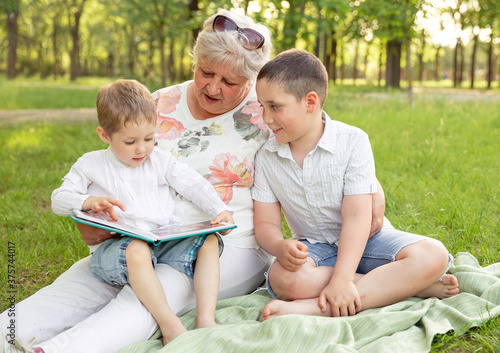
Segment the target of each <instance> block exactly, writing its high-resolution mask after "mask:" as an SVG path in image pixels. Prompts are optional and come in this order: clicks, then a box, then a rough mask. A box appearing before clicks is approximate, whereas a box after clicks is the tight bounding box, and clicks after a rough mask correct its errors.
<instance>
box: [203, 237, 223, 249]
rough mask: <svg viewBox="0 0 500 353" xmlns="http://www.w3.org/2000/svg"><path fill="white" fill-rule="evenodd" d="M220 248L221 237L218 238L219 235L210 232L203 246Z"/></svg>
mask: <svg viewBox="0 0 500 353" xmlns="http://www.w3.org/2000/svg"><path fill="white" fill-rule="evenodd" d="M204 247H206V248H216V249H218V248H219V239H217V236H216V235H215V234H210V235H209V236H208V237H207V239H205V242H204V243H203V246H202V248H204Z"/></svg>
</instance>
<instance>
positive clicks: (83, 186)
mask: <svg viewBox="0 0 500 353" xmlns="http://www.w3.org/2000/svg"><path fill="white" fill-rule="evenodd" d="M82 164H83V161H82V159H81V158H80V159H79V160H78V161H77V162H76V163H75V164H74V165H73V166H72V167H71V170H70V171H69V173H68V174H66V176H65V177H64V178H63V183H62V185H61V186H60V187H59V188H58V189H56V190H54V191H53V192H52V196H51V198H52V211H54V213H55V214H56V215H58V216H68V215H69V214H70V213H71V210H72V209H75V208H76V209H79V210H81V209H82V205H83V203H84V202H85V200H86V199H87V198H88V197H89V196H90V195H88V194H87V192H88V187H89V185H90V184H91V181H90V180H89V179H88V178H87V177H86V175H85V172H84V171H85V168H83V166H82Z"/></svg>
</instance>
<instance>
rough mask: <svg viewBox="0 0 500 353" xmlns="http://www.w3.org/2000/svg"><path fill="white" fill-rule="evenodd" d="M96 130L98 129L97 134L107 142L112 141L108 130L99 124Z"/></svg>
mask: <svg viewBox="0 0 500 353" xmlns="http://www.w3.org/2000/svg"><path fill="white" fill-rule="evenodd" d="M96 130H97V134H98V135H99V137H100V138H101V140H103V141H104V142H106V143H109V142H110V139H109V136H108V134H107V133H106V131H104V129H103V128H102V127H100V126H98V127H97V129H96Z"/></svg>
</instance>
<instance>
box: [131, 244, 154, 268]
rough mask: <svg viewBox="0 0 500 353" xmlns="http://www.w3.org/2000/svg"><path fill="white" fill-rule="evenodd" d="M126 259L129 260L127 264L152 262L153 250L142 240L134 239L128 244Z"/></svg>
mask: <svg viewBox="0 0 500 353" xmlns="http://www.w3.org/2000/svg"><path fill="white" fill-rule="evenodd" d="M125 259H126V261H127V265H138V264H143V263H148V264H149V263H151V251H150V250H149V245H148V244H147V243H146V242H144V241H142V240H138V239H133V240H132V241H131V242H130V243H129V244H128V246H127V250H126V251H125Z"/></svg>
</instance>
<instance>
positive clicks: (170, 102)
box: [156, 86, 182, 116]
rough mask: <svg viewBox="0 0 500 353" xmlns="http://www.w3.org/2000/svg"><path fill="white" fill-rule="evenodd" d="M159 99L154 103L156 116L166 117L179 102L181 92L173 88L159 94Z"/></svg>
mask: <svg viewBox="0 0 500 353" xmlns="http://www.w3.org/2000/svg"><path fill="white" fill-rule="evenodd" d="M159 94H160V97H159V98H158V101H157V103H156V109H157V110H158V116H159V115H160V113H161V114H162V115H167V114H169V113H172V112H174V111H175V107H176V106H177V103H179V101H180V100H181V95H182V93H181V90H180V89H179V87H177V86H175V87H172V88H171V89H169V90H166V91H160V92H159Z"/></svg>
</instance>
